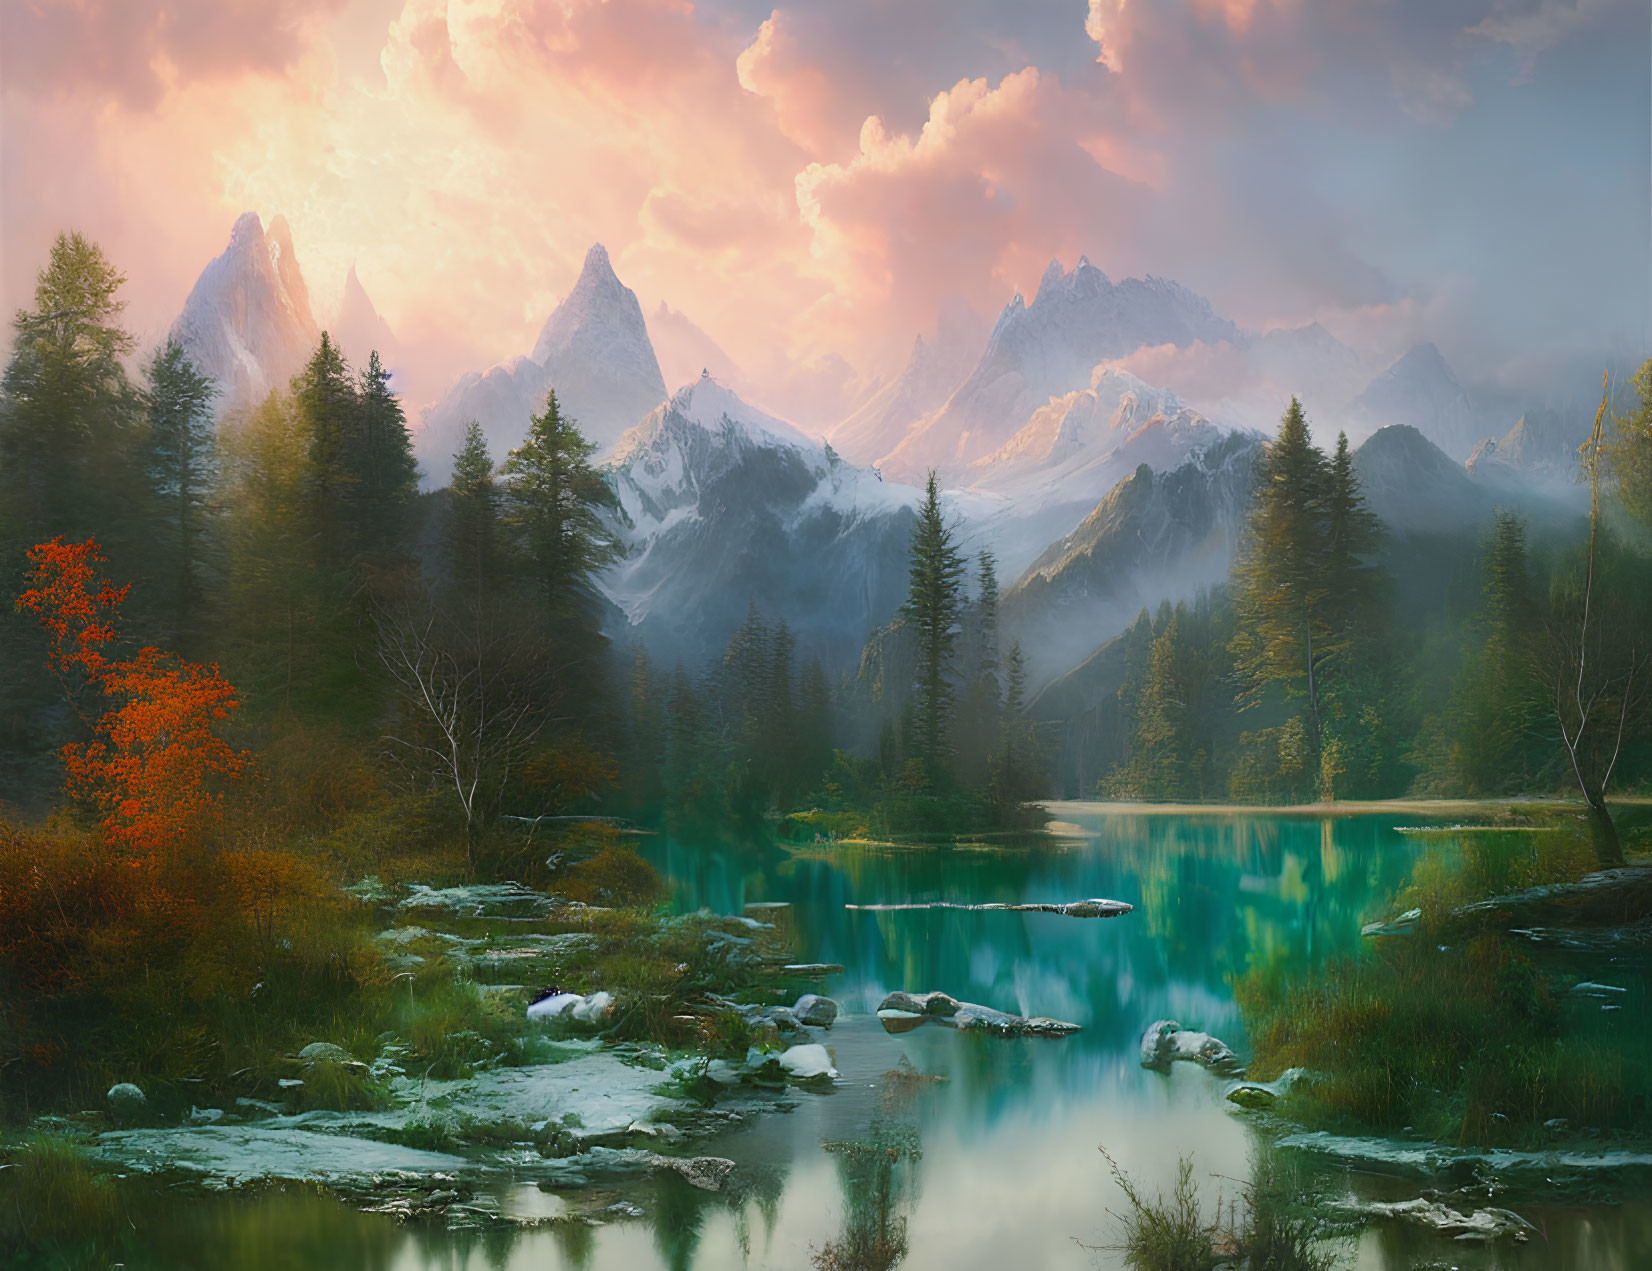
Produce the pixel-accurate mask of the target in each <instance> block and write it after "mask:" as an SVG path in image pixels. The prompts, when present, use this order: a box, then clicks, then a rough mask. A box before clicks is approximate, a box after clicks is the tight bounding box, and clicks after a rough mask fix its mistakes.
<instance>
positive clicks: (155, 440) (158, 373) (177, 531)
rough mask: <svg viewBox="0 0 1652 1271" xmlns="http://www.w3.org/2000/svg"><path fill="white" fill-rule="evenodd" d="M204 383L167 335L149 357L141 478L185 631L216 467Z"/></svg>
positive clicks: (176, 623) (196, 601)
mask: <svg viewBox="0 0 1652 1271" xmlns="http://www.w3.org/2000/svg"><path fill="white" fill-rule="evenodd" d="M216 391H217V390H216V389H215V388H214V387H213V384H212V381H211V380H209V379H208V378H207V377H206V376H204V375H202V374H201V373H200V372H199V371H198V370H196V369H195V365H194V363H192V362H191V361H190V360H189V355H188V354H187V353H185V352H184V348H183V346H182V345H181V344H179V343H178V342H177V341H176V340H174V339H170V338H169V339H168V340H167V342H166V343H165V344H164V345H163V346H162V347H161V348H160V349H158V350H157V351H156V353H155V356H154V358H153V359H151V361H150V363H149V436H148V439H147V441H148V457H149V480H150V485H151V488H152V489H153V491H154V493H155V496H156V502H157V506H156V516H155V519H156V522H157V525H158V528H159V531H160V533H159V535H158V538H159V541H160V544H161V545H162V547H163V548H164V550H165V552H166V553H167V554H168V555H170V556H171V557H172V562H173V569H172V571H171V572H172V574H173V578H174V582H173V588H174V591H173V604H174V613H173V624H172V625H173V627H174V629H175V630H176V631H177V632H179V633H189V632H191V631H193V629H194V626H195V622H196V615H197V610H198V609H199V606H200V602H201V545H202V533H203V529H204V522H205V518H206V511H207V501H208V499H209V497H210V495H211V490H212V482H213V479H214V473H215V468H216V463H215V460H216V452H217V434H216V432H215V431H214V429H213V426H212V399H213V397H214V395H215V394H216Z"/></svg>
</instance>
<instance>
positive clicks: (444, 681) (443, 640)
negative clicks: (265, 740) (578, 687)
mask: <svg viewBox="0 0 1652 1271" xmlns="http://www.w3.org/2000/svg"><path fill="white" fill-rule="evenodd" d="M373 621H374V627H375V631H376V635H377V641H376V650H377V654H378V659H379V663H380V665H382V666H383V668H384V670H385V672H386V673H387V675H388V676H389V679H390V682H391V684H392V685H393V686H394V687H395V690H396V693H397V696H398V697H399V699H400V701H401V705H402V708H403V709H402V719H401V721H400V724H399V726H398V727H397V728H396V729H395V731H393V732H390V733H388V734H387V735H386V738H385V740H386V741H387V742H388V743H389V745H390V747H391V749H392V750H393V751H394V752H395V753H396V755H397V757H398V758H399V760H400V761H401V763H402V764H403V766H404V767H405V768H407V769H408V771H409V772H410V773H411V774H412V775H413V776H414V777H415V779H417V780H421V781H424V782H427V783H429V784H430V785H431V786H432V787H434V788H437V789H445V790H450V791H451V792H452V796H453V798H454V800H455V801H456V802H457V803H458V805H459V808H460V810H461V811H462V813H463V815H464V819H465V851H466V864H467V866H468V867H469V868H470V869H471V870H472V871H474V869H475V846H476V841H477V839H478V838H479V837H480V835H481V832H482V830H483V829H485V828H486V827H487V826H488V825H489V824H491V823H492V822H493V821H494V820H495V819H496V818H497V817H498V816H499V813H500V810H501V803H502V800H503V796H504V793H505V790H506V789H507V788H508V786H509V785H510V782H511V780H512V778H513V776H514V775H515V774H516V773H517V771H518V770H519V769H520V768H521V767H522V765H523V764H524V763H526V762H527V760H528V758H529V757H530V756H531V755H532V754H533V751H534V748H535V743H536V742H537V740H538V737H539V735H540V733H541V732H542V731H543V730H544V729H545V727H546V726H547V725H548V724H550V723H551V722H553V716H554V709H555V704H556V688H555V685H556V676H555V674H554V665H553V662H552V658H551V656H550V650H549V646H548V643H547V641H546V640H545V638H544V635H543V633H542V632H541V631H539V630H537V629H536V628H535V627H534V626H533V625H532V624H531V623H529V622H526V621H524V620H522V619H520V618H518V617H517V616H515V615H514V614H513V613H512V612H511V611H509V610H508V609H507V608H506V607H504V606H502V605H495V604H484V605H467V606H464V607H463V610H462V611H460V610H458V609H455V608H450V607H448V606H444V605H442V604H440V603H439V602H438V601H436V600H435V599H434V598H432V597H431V596H429V595H428V594H417V593H416V594H415V595H413V596H412V597H410V598H405V599H401V600H398V601H396V602H392V603H386V604H381V605H379V606H377V607H376V608H375V610H374V613H373Z"/></svg>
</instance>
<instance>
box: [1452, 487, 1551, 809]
mask: <svg viewBox="0 0 1652 1271" xmlns="http://www.w3.org/2000/svg"><path fill="white" fill-rule="evenodd" d="M1528 571H1529V566H1528V563H1527V560H1526V527H1525V523H1524V522H1523V521H1521V519H1520V518H1519V517H1518V516H1516V515H1515V514H1514V513H1512V512H1498V513H1497V517H1496V520H1495V521H1494V522H1493V525H1492V531H1491V535H1490V538H1489V540H1488V542H1487V545H1486V554H1485V559H1484V564H1483V567H1482V572H1483V576H1484V583H1483V585H1482V589H1481V599H1480V613H1479V617H1478V619H1477V621H1476V623H1475V628H1476V630H1475V632H1474V635H1473V636H1471V637H1470V638H1471V639H1476V640H1477V647H1473V648H1471V649H1470V650H1469V651H1468V653H1467V655H1466V656H1465V658H1464V662H1463V667H1462V670H1461V672H1460V673H1459V675H1458V677H1457V683H1456V685H1455V687H1454V691H1453V694H1452V697H1453V701H1452V708H1451V719H1452V726H1453V730H1454V732H1455V734H1456V735H1455V738H1454V740H1453V744H1452V748H1451V759H1450V762H1451V767H1452V768H1453V769H1454V770H1455V775H1456V777H1457V779H1458V780H1459V781H1460V782H1461V783H1462V784H1463V786H1464V787H1465V788H1466V789H1467V790H1468V791H1469V792H1470V793H1473V794H1480V795H1499V794H1516V793H1519V792H1520V791H1522V790H1524V789H1527V788H1529V785H1528V783H1529V782H1530V781H1531V780H1532V779H1533V778H1534V777H1535V775H1536V772H1535V766H1534V763H1533V759H1534V757H1535V754H1536V752H1535V748H1534V745H1533V742H1534V739H1535V736H1536V735H1537V733H1538V732H1539V725H1540V722H1541V720H1542V719H1543V715H1544V704H1543V700H1542V698H1541V697H1540V696H1539V695H1538V693H1537V691H1536V688H1537V686H1536V684H1535V683H1534V681H1533V678H1532V676H1531V660H1532V654H1533V649H1532V643H1531V642H1532V634H1533V632H1532V620H1533V617H1534V614H1535V610H1534V608H1533V597H1532V594H1531V580H1530V577H1529V573H1528Z"/></svg>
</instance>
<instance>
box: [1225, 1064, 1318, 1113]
mask: <svg viewBox="0 0 1652 1271" xmlns="http://www.w3.org/2000/svg"><path fill="white" fill-rule="evenodd" d="M1309 1079H1310V1074H1309V1072H1308V1070H1307V1069H1306V1068H1287V1069H1286V1070H1285V1071H1284V1072H1282V1073H1280V1074H1279V1076H1278V1077H1276V1078H1274V1080H1272V1081H1241V1082H1238V1083H1237V1084H1235V1085H1233V1086H1230V1087H1229V1088H1228V1091H1227V1094H1226V1095H1225V1096H1224V1097H1225V1098H1226V1099H1227V1101H1228V1102H1229V1103H1232V1104H1235V1105H1237V1106H1238V1107H1241V1108H1246V1109H1249V1110H1250V1111H1252V1112H1258V1111H1261V1110H1262V1109H1264V1108H1271V1107H1273V1105H1274V1104H1276V1103H1278V1102H1279V1100H1280V1099H1282V1098H1284V1097H1285V1096H1286V1095H1288V1094H1289V1093H1290V1092H1291V1091H1292V1090H1293V1089H1294V1088H1295V1087H1296V1086H1297V1085H1298V1084H1299V1083H1301V1082H1305V1081H1308V1080H1309Z"/></svg>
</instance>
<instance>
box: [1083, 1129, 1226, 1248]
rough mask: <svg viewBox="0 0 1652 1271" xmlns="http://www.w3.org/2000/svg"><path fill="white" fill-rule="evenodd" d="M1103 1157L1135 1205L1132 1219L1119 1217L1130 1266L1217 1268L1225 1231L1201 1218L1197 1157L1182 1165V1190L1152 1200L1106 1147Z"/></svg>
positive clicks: (1179, 1172)
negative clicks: (1195, 1173)
mask: <svg viewBox="0 0 1652 1271" xmlns="http://www.w3.org/2000/svg"><path fill="white" fill-rule="evenodd" d="M1101 1154H1102V1155H1103V1156H1105V1157H1106V1158H1107V1166H1108V1168H1109V1170H1111V1171H1112V1175H1113V1181H1114V1182H1115V1183H1117V1184H1118V1185H1119V1190H1120V1191H1122V1192H1123V1193H1124V1198H1125V1200H1127V1201H1128V1202H1129V1204H1130V1209H1129V1211H1128V1212H1127V1213H1123V1214H1116V1215H1114V1217H1115V1218H1117V1219H1118V1222H1119V1226H1120V1235H1121V1238H1122V1244H1120V1245H1119V1246H1118V1248H1119V1250H1120V1251H1121V1252H1122V1253H1123V1254H1124V1261H1125V1263H1126V1265H1128V1266H1130V1267H1132V1268H1133V1269H1134V1271H1209V1268H1211V1267H1213V1266H1215V1265H1216V1253H1215V1244H1216V1238H1217V1236H1218V1235H1220V1228H1219V1227H1218V1225H1217V1224H1216V1223H1214V1222H1206V1221H1205V1219H1204V1216H1203V1214H1202V1213H1201V1212H1200V1206H1199V1189H1198V1187H1197V1186H1196V1185H1195V1184H1194V1182H1193V1160H1192V1158H1191V1157H1187V1156H1184V1157H1182V1158H1181V1159H1180V1160H1179V1161H1178V1162H1177V1163H1176V1186H1175V1188H1174V1189H1173V1190H1172V1191H1171V1192H1170V1193H1169V1194H1165V1193H1163V1192H1161V1193H1159V1194H1158V1195H1156V1196H1146V1195H1144V1194H1143V1193H1142V1191H1141V1188H1140V1187H1139V1186H1137V1184H1136V1182H1135V1180H1134V1179H1132V1178H1131V1177H1130V1175H1128V1174H1126V1173H1125V1172H1124V1168H1123V1166H1121V1165H1120V1164H1119V1163H1118V1162H1117V1161H1115V1160H1114V1159H1113V1157H1112V1155H1111V1153H1109V1152H1108V1151H1107V1149H1106V1148H1105V1147H1103V1148H1102V1149H1101Z"/></svg>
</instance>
